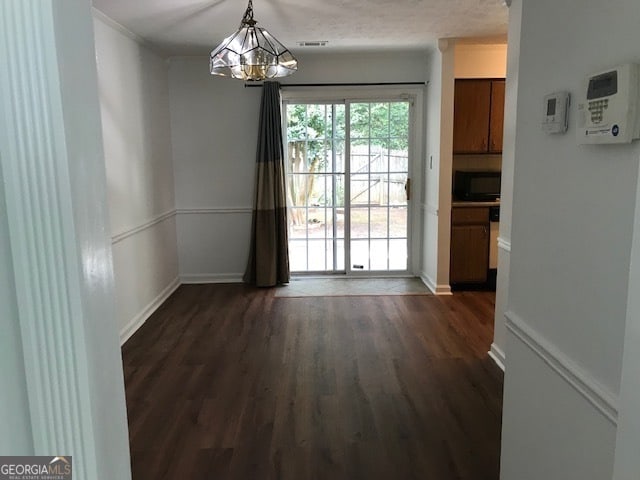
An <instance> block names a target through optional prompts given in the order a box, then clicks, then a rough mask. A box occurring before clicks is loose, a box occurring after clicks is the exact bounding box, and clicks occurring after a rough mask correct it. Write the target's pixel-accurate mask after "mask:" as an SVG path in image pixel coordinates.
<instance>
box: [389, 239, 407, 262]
mask: <svg viewBox="0 0 640 480" xmlns="http://www.w3.org/2000/svg"><path fill="white" fill-rule="evenodd" d="M389 269H390V270H406V269H407V241H406V240H405V239H402V240H389Z"/></svg>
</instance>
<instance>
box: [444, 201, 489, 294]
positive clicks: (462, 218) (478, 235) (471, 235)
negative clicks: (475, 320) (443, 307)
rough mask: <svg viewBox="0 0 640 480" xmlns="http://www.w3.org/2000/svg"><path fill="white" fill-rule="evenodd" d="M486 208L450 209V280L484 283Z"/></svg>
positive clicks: (487, 256) (486, 236)
mask: <svg viewBox="0 0 640 480" xmlns="http://www.w3.org/2000/svg"><path fill="white" fill-rule="evenodd" d="M489 237H490V235H489V208H488V207H463V208H453V210H452V212H451V263H450V270H449V280H450V282H451V283H452V284H454V283H484V282H486V281H487V272H488V270H489Z"/></svg>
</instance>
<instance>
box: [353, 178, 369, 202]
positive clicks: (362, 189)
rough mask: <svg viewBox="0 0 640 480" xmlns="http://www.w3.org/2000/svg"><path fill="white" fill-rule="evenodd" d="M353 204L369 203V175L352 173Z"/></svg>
mask: <svg viewBox="0 0 640 480" xmlns="http://www.w3.org/2000/svg"><path fill="white" fill-rule="evenodd" d="M350 187H351V205H352V206H358V205H368V204H369V175H367V174H364V175H363V174H359V175H351V185H350Z"/></svg>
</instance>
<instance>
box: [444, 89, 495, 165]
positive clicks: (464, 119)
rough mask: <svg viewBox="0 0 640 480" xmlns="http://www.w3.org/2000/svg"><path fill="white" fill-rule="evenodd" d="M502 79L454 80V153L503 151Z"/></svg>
mask: <svg viewBox="0 0 640 480" xmlns="http://www.w3.org/2000/svg"><path fill="white" fill-rule="evenodd" d="M504 91H505V81H504V80H503V79H495V80H494V79H478V80H466V79H465V80H456V84H455V97H454V114H453V153H500V152H502V128H503V126H504Z"/></svg>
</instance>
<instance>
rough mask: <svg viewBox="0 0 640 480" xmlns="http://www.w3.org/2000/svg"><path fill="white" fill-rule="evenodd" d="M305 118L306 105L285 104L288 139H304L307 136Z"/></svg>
mask: <svg viewBox="0 0 640 480" xmlns="http://www.w3.org/2000/svg"><path fill="white" fill-rule="evenodd" d="M306 118H307V106H306V105H301V104H295V105H291V104H289V105H287V138H288V139H289V140H290V141H296V140H305V139H306V138H307V129H306Z"/></svg>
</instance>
